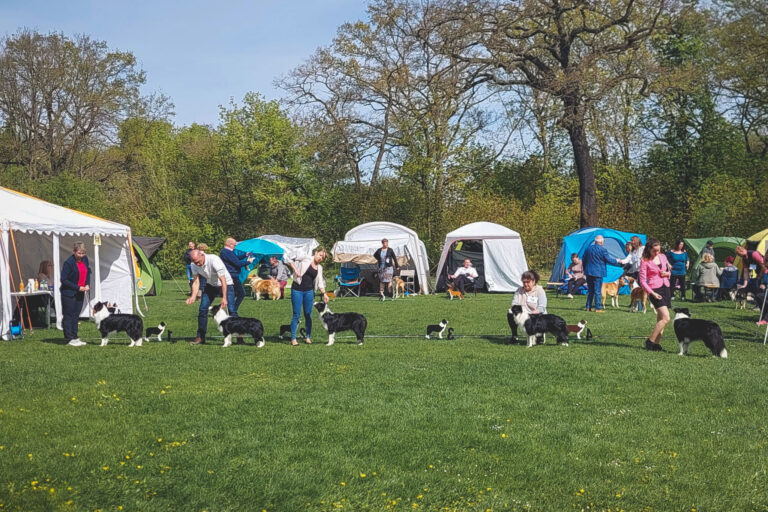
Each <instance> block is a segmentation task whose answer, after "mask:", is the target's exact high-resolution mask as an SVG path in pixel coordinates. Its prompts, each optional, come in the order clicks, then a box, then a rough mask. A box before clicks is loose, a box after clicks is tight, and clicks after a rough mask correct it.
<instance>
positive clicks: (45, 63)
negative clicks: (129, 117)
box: [0, 31, 144, 178]
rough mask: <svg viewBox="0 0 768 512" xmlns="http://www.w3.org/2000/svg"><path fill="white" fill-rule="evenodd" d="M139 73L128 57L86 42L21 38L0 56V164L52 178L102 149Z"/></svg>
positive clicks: (131, 98)
mask: <svg viewBox="0 0 768 512" xmlns="http://www.w3.org/2000/svg"><path fill="white" fill-rule="evenodd" d="M143 83H144V73H143V72H142V71H140V70H138V69H136V59H135V58H134V56H133V55H132V54H131V53H127V52H119V51H110V50H109V49H108V48H107V45H106V43H105V42H102V41H94V40H92V39H90V38H89V37H87V36H77V37H75V38H74V39H69V38H67V37H65V36H64V35H62V34H48V35H43V34H39V33H37V32H31V31H22V32H20V33H18V34H16V35H14V36H13V37H10V38H6V39H5V40H3V41H2V48H0V123H2V124H4V125H5V134H6V137H7V138H6V141H10V143H8V142H6V144H7V147H6V148H5V149H6V152H7V153H9V154H7V155H6V157H5V158H4V161H5V163H18V164H21V165H24V166H26V168H27V170H28V173H29V176H30V177H31V178H36V177H39V176H41V175H54V174H57V173H60V172H61V171H63V170H67V169H73V168H75V167H77V166H79V165H81V164H83V163H84V162H83V161H82V160H79V159H81V157H82V156H83V155H85V154H86V153H87V152H88V151H89V150H92V149H97V148H101V147H103V146H104V145H105V144H106V143H108V142H109V141H110V140H111V139H112V137H113V136H114V134H115V129H116V126H117V123H118V122H119V120H121V119H122V118H123V117H124V115H125V113H126V111H127V109H128V108H129V107H130V106H132V105H133V106H135V105H136V101H137V99H138V98H139V86H140V85H141V84H143Z"/></svg>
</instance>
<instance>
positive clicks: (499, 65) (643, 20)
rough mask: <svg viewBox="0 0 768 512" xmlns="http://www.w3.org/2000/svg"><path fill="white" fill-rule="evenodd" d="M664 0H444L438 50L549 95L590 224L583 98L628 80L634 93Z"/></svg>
mask: <svg viewBox="0 0 768 512" xmlns="http://www.w3.org/2000/svg"><path fill="white" fill-rule="evenodd" d="M671 1H672V0H643V1H640V0H637V1H636V0H619V1H617V2H593V1H588V0H518V1H509V0H485V1H479V2H476V1H468V0H457V1H446V2H445V10H444V14H443V20H442V23H441V29H440V30H441V32H442V38H441V41H440V46H439V49H440V51H441V52H443V53H444V54H446V55H450V56H451V57H452V58H454V59H457V60H461V61H464V62H469V63H473V64H475V65H477V66H479V67H481V69H482V72H483V73H485V79H486V80H487V81H489V82H492V83H495V84H498V85H502V86H505V85H509V86H526V87H530V88H532V89H535V90H537V91H540V92H543V93H546V94H548V95H550V96H552V97H554V98H557V99H558V100H559V102H560V103H561V106H562V114H561V119H560V123H561V125H562V126H563V127H564V128H565V130H566V131H567V132H568V136H569V139H570V142H571V147H572V148H573V158H574V164H575V167H576V172H577V174H578V177H579V195H580V206H581V208H580V210H581V215H580V223H581V225H582V226H594V225H597V223H598V215H597V194H596V189H595V177H594V171H593V167H592V159H591V156H590V145H589V139H588V136H587V113H588V111H589V107H590V105H592V104H593V103H594V102H596V101H598V100H599V99H601V98H603V97H604V96H605V95H606V94H607V93H609V92H610V91H612V90H613V89H614V88H615V87H617V86H618V85H620V84H622V83H624V82H627V81H632V82H636V83H637V84H638V90H639V91H640V92H641V93H642V92H644V91H645V89H646V88H647V86H648V85H649V81H650V79H651V78H652V76H653V73H654V71H653V63H652V62H653V61H652V59H650V54H651V52H649V51H648V49H647V48H646V45H647V43H648V41H649V38H650V37H651V36H652V35H653V34H654V32H655V31H656V30H658V29H659V22H660V19H661V17H662V15H664V14H665V13H667V12H669V11H670V9H671V7H670V2H671Z"/></svg>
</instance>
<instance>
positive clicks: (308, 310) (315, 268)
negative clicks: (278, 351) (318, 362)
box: [288, 247, 328, 346]
mask: <svg viewBox="0 0 768 512" xmlns="http://www.w3.org/2000/svg"><path fill="white" fill-rule="evenodd" d="M326 256H327V253H326V252H325V249H323V248H322V247H318V248H317V249H315V253H314V255H312V256H306V257H304V258H301V259H297V260H294V261H293V262H289V263H288V264H289V265H290V266H291V268H292V269H293V275H294V276H295V277H294V279H293V284H292V285H291V306H293V318H291V345H293V346H296V345H298V344H299V342H298V341H296V330H297V329H298V327H299V317H300V316H301V312H302V310H303V311H304V325H305V326H306V329H307V339H306V340H304V342H305V343H307V344H309V343H312V341H311V340H310V336H311V335H312V304H313V303H314V301H315V288H319V289H320V292H321V293H322V294H323V301H324V302H325V303H327V302H328V294H327V293H325V280H324V279H323V266H322V265H320V262H322V261H323V260H324V259H325V257H326Z"/></svg>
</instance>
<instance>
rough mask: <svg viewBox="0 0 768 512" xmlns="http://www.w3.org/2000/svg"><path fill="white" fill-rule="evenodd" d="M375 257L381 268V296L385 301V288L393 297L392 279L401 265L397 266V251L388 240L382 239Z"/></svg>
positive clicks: (374, 254)
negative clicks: (391, 247)
mask: <svg viewBox="0 0 768 512" xmlns="http://www.w3.org/2000/svg"><path fill="white" fill-rule="evenodd" d="M373 257H374V258H376V262H377V264H378V267H379V295H381V300H384V286H385V285H386V286H387V288H388V289H389V294H390V295H392V277H393V276H394V275H395V269H399V268H400V265H398V264H397V256H395V251H393V250H392V249H390V247H389V240H387V239H386V238H384V239H382V241H381V247H380V248H378V249H376V252H375V253H373Z"/></svg>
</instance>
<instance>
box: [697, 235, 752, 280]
mask: <svg viewBox="0 0 768 512" xmlns="http://www.w3.org/2000/svg"><path fill="white" fill-rule="evenodd" d="M709 240H712V242H713V246H712V248H713V249H714V251H715V262H716V263H717V264H718V265H720V266H721V267H722V266H723V265H724V264H725V263H724V262H725V257H726V256H734V252H733V251H734V249H736V247H738V246H739V245H741V244H742V243H743V242H744V239H743V238H739V237H735V236H713V237H710V238H684V239H683V242H685V248H686V250H687V251H688V257H689V258H690V259H691V262H692V264H691V268H690V272H693V269H695V268H696V267H698V266H699V263H701V250H702V249H703V248H704V247H705V246H706V245H707V241H709Z"/></svg>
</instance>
